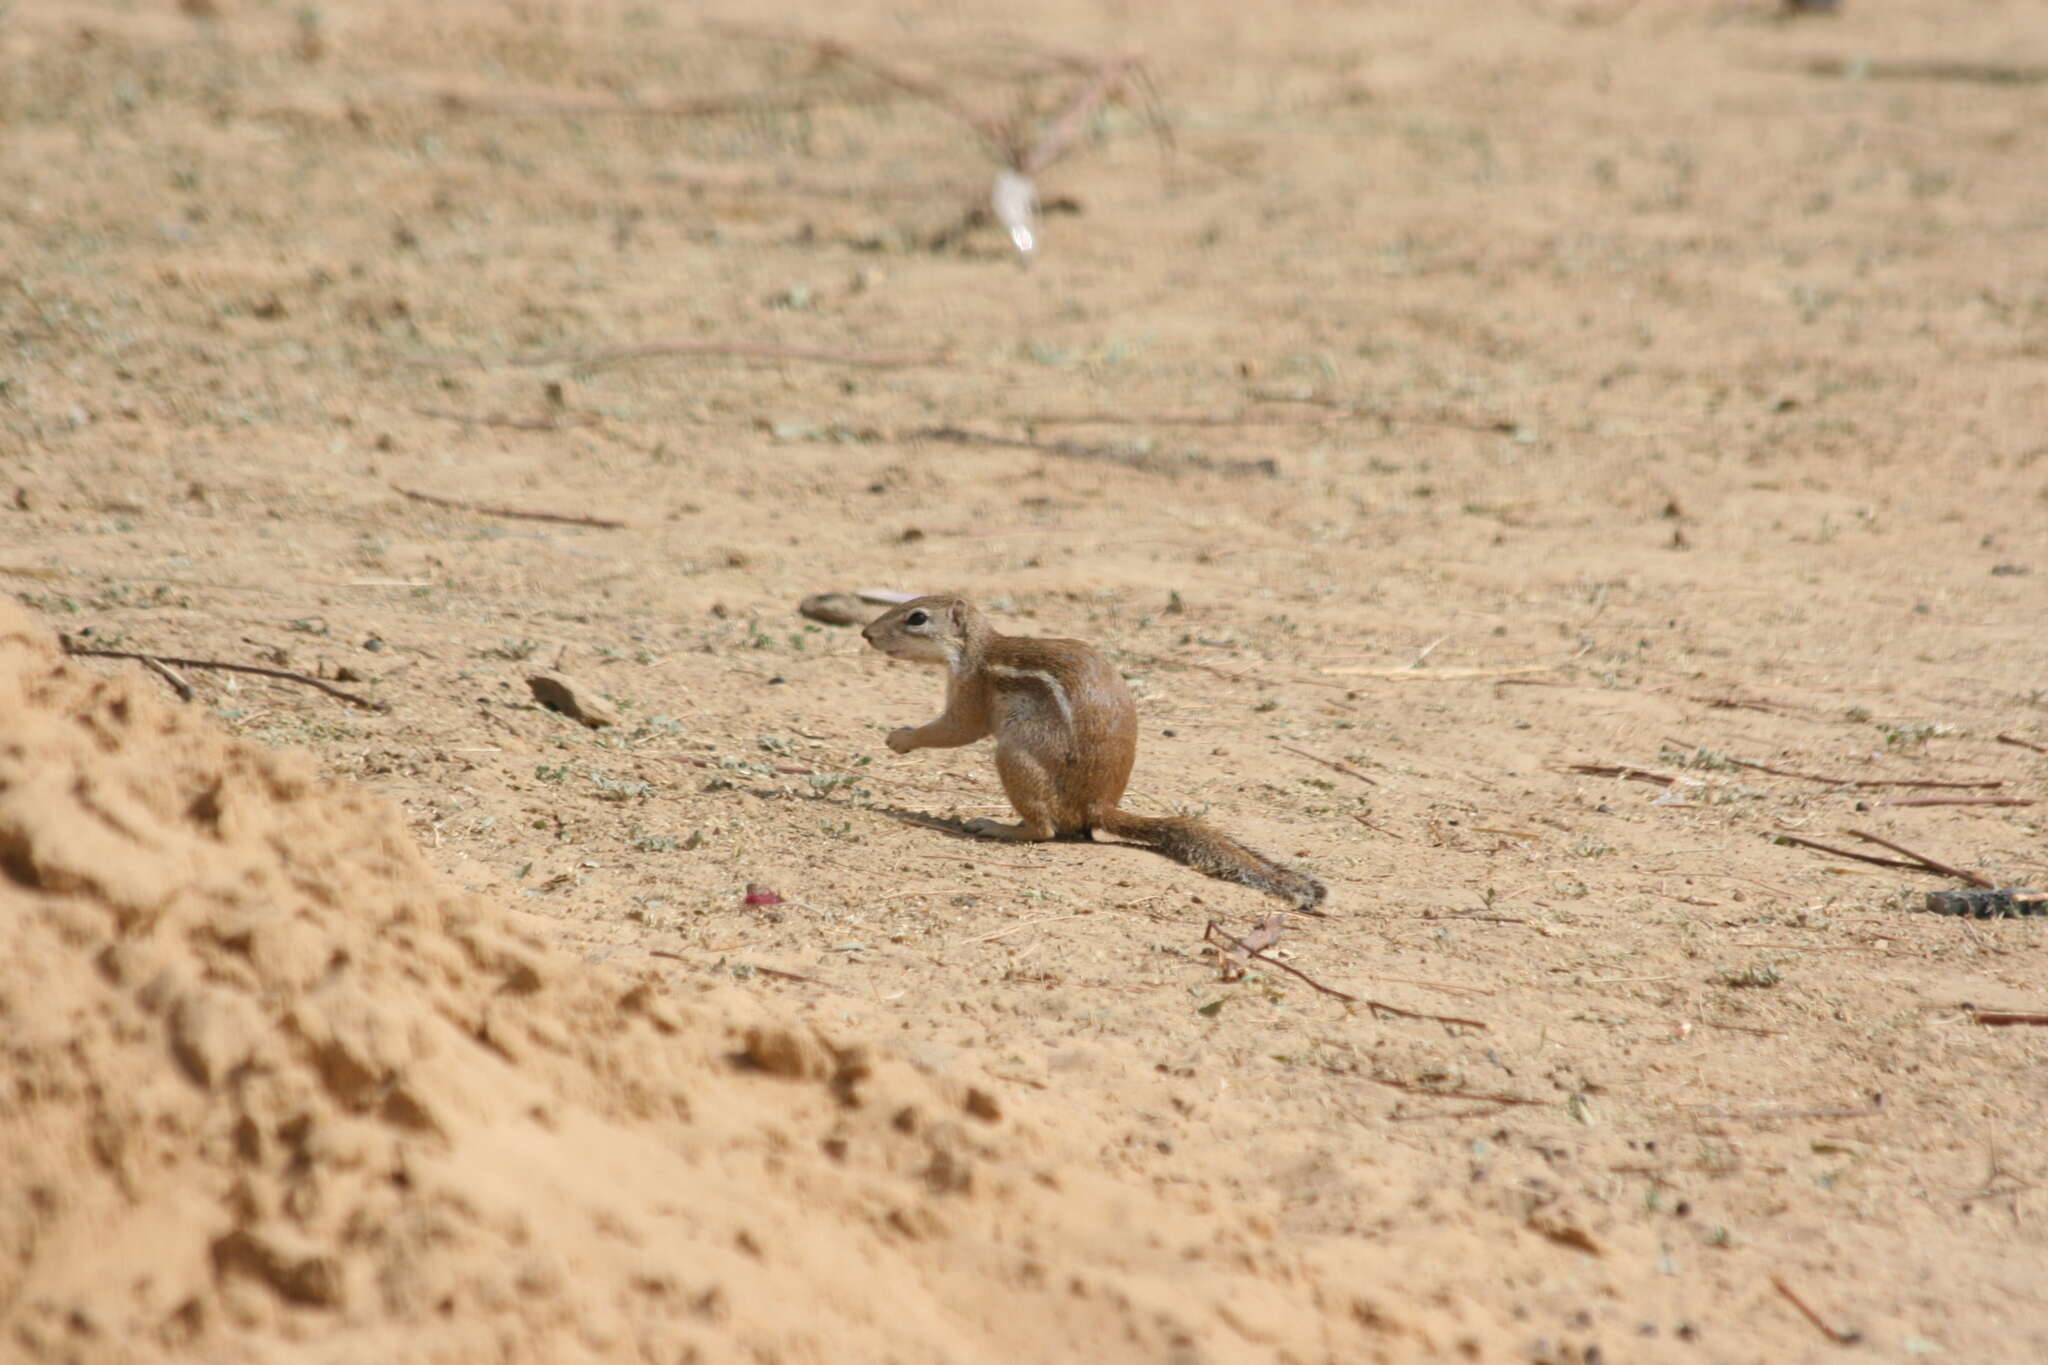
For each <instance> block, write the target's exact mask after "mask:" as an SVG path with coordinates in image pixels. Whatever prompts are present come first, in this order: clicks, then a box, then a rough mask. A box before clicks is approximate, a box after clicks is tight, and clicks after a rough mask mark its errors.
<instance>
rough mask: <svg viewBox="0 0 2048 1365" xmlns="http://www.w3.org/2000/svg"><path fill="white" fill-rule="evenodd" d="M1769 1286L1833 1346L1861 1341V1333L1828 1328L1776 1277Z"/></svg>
mask: <svg viewBox="0 0 2048 1365" xmlns="http://www.w3.org/2000/svg"><path fill="white" fill-rule="evenodd" d="M1771 1285H1772V1287H1773V1288H1775V1289H1776V1290H1777V1291H1778V1292H1779V1293H1780V1294H1782V1295H1784V1296H1785V1301H1786V1302H1787V1303H1789V1304H1791V1305H1792V1306H1793V1307H1794V1308H1797V1309H1798V1310H1799V1313H1800V1316H1801V1317H1803V1318H1805V1319H1806V1320H1807V1321H1808V1322H1810V1323H1812V1324H1813V1325H1814V1326H1815V1327H1817V1328H1819V1329H1820V1333H1821V1335H1822V1336H1824V1337H1826V1338H1827V1339H1828V1340H1829V1341H1832V1342H1834V1343H1835V1345H1837V1346H1854V1345H1855V1344H1856V1343H1857V1342H1859V1341H1861V1340H1863V1333H1861V1332H1844V1331H1842V1330H1841V1329H1840V1328H1837V1327H1831V1326H1829V1325H1828V1320H1827V1319H1826V1318H1824V1317H1822V1316H1821V1315H1820V1314H1818V1313H1816V1312H1814V1311H1813V1310H1812V1309H1811V1308H1808V1307H1807V1306H1806V1300H1804V1299H1802V1298H1800V1297H1799V1296H1798V1295H1797V1294H1795V1293H1793V1292H1792V1289H1791V1287H1790V1286H1789V1285H1787V1284H1786V1283H1785V1282H1784V1281H1783V1280H1781V1279H1779V1278H1778V1277H1777V1276H1776V1275H1773V1276H1771Z"/></svg>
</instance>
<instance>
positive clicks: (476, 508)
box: [391, 483, 626, 531]
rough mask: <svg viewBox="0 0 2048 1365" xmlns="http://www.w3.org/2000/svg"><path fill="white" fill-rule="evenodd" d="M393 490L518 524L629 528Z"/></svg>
mask: <svg viewBox="0 0 2048 1365" xmlns="http://www.w3.org/2000/svg"><path fill="white" fill-rule="evenodd" d="M391 491H392V492H394V493H402V494H404V495H405V496H406V497H408V498H411V499H412V500H413V501H414V502H424V503H428V504H430V505H432V506H435V507H446V508H449V509H450V510H452V511H456V512H475V513H477V514H479V515H481V516H486V517H509V518H511V519H513V520H515V521H547V522H553V523H555V524H556V525H559V526H595V527H597V528H598V529H600V530H604V531H618V530H623V529H624V528H625V525H626V523H625V522H623V521H614V520H613V519H612V518H610V517H586V516H582V515H580V514H578V513H574V512H532V511H526V510H524V509H521V508H517V507H489V506H486V505H484V504H483V503H479V502H464V501H463V500H462V499H460V498H442V497H436V496H435V495H434V494H432V493H421V492H418V491H416V490H414V489H411V488H401V487H400V486H399V485H397V484H395V483H394V484H392V485H391Z"/></svg>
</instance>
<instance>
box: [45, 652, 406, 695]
mask: <svg viewBox="0 0 2048 1365" xmlns="http://www.w3.org/2000/svg"><path fill="white" fill-rule="evenodd" d="M57 638H58V639H59V640H61V641H63V644H64V652H65V653H66V654H70V655H74V656H76V657H79V658H85V659H133V660H135V661H136V662H138V663H145V664H146V663H150V662H152V661H154V662H156V663H160V664H176V665H177V666H178V667H180V668H214V669H219V670H221V671H222V672H226V673H253V674H255V675H256V676H258V677H262V678H282V679H284V680H285V681H286V682H295V683H303V684H304V685H305V686H307V687H311V688H314V689H316V690H318V691H321V692H325V693H326V694H327V695H328V696H330V697H337V698H339V699H340V700H342V701H345V702H347V703H348V704H349V705H351V706H360V707H362V708H363V709H364V710H365V711H389V710H390V709H391V705H390V703H388V702H381V701H373V700H372V699H370V698H369V697H359V696H357V695H356V694H355V693H353V692H344V691H342V690H341V689H340V688H338V687H336V686H334V685H333V684H331V683H327V682H323V681H321V680H320V679H319V678H309V677H307V676H306V675H305V674H303V673H294V672H292V671H291V670H290V669H288V668H264V667H261V666H260V665H257V664H231V663H226V662H224V661H222V660H220V659H180V658H176V657H174V656H172V655H169V654H137V653H134V652H132V651H130V650H126V649H86V648H84V647H83V646H81V645H77V644H74V643H73V642H72V640H71V637H70V636H68V635H60V636H58V637H57Z"/></svg>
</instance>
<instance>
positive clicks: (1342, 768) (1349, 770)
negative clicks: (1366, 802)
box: [1280, 744, 1379, 787]
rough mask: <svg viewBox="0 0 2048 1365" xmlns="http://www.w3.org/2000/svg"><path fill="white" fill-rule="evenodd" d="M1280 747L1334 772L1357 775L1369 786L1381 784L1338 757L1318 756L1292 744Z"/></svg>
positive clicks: (1347, 775) (1350, 775) (1348, 775)
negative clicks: (1340, 760)
mask: <svg viewBox="0 0 2048 1365" xmlns="http://www.w3.org/2000/svg"><path fill="white" fill-rule="evenodd" d="M1280 747H1281V748H1283V749H1285V750H1286V751H1287V752H1288V753H1290V754H1294V755H1295V756H1297V757H1299V758H1305V759H1307V760H1308V761H1309V762H1311V763H1320V764H1322V765H1323V766H1324V767H1325V768H1328V769H1329V770H1330V771H1331V772H1333V773H1342V774H1344V776H1346V777H1355V778H1357V779H1358V780H1359V781H1360V782H1363V783H1365V784H1366V785H1367V786H1368V787H1377V786H1378V785H1379V783H1378V782H1376V781H1374V780H1373V779H1372V778H1370V777H1367V776H1366V775H1365V774H1364V773H1362V772H1360V771H1358V769H1356V768H1354V767H1352V766H1351V765H1350V764H1349V763H1342V762H1339V761H1337V760H1336V759H1330V758H1318V757H1316V756H1315V755H1314V754H1312V753H1310V752H1309V751H1308V750H1306V749H1297V748H1295V747H1294V746H1293V745H1292V744H1283V745H1281V746H1280Z"/></svg>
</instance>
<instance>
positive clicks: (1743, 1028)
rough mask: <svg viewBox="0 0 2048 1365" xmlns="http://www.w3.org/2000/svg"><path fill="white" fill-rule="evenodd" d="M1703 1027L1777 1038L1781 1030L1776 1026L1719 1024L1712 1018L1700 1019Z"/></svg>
mask: <svg viewBox="0 0 2048 1365" xmlns="http://www.w3.org/2000/svg"><path fill="white" fill-rule="evenodd" d="M1700 1027H1701V1028H1717V1029H1721V1030H1723V1031H1725V1032H1728V1033H1754V1034H1755V1035H1756V1036H1757V1037H1759V1038H1776V1037H1778V1036H1780V1033H1781V1030H1779V1029H1774V1028H1753V1027H1751V1026H1750V1025H1748V1024H1717V1023H1715V1022H1714V1021H1713V1020H1711V1019H1702V1020H1700Z"/></svg>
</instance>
